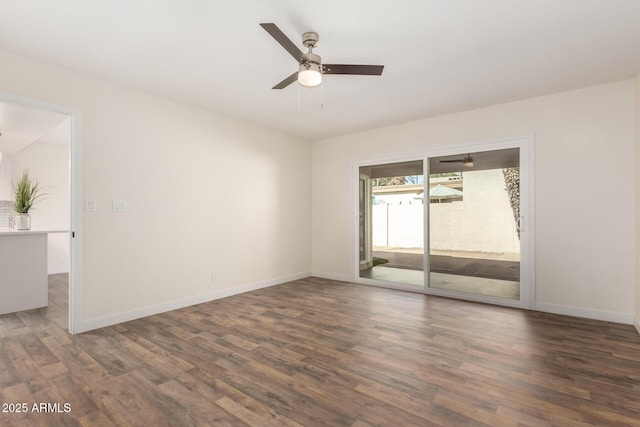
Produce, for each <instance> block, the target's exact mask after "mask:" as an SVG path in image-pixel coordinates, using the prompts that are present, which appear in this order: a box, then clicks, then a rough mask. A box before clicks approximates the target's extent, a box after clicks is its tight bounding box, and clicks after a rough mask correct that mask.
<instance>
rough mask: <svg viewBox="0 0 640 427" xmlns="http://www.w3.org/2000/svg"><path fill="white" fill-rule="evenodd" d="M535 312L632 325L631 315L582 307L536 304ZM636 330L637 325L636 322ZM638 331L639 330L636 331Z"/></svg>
mask: <svg viewBox="0 0 640 427" xmlns="http://www.w3.org/2000/svg"><path fill="white" fill-rule="evenodd" d="M535 310H537V311H543V312H545V313H553V314H562V315H565V316H573V317H584V318H586V319H595V320H604V321H606V322H614V323H623V324H625V325H633V324H634V323H633V313H618V312H613V311H603V310H594V309H589V308H583V307H573V306H568V305H558V304H549V303H543V302H538V303H536V307H535ZM636 328H638V324H637V322H636ZM638 330H639V331H640V329H638Z"/></svg>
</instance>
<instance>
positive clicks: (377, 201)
mask: <svg viewBox="0 0 640 427" xmlns="http://www.w3.org/2000/svg"><path fill="white" fill-rule="evenodd" d="M359 176H360V184H359V215H360V219H359V236H360V237H359V247H360V264H359V272H358V275H359V277H360V278H363V279H370V280H375V281H379V282H386V283H389V284H396V285H401V286H406V287H408V288H410V289H414V290H422V289H423V288H424V283H425V276H424V175H423V161H422V160H414V161H407V162H399V163H386V164H376V165H368V166H362V167H360V170H359Z"/></svg>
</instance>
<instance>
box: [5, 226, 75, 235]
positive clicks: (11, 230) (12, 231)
mask: <svg viewBox="0 0 640 427" xmlns="http://www.w3.org/2000/svg"><path fill="white" fill-rule="evenodd" d="M68 232H69V230H33V229H32V230H16V229H15V228H0V236H15V235H19V234H49V233H68Z"/></svg>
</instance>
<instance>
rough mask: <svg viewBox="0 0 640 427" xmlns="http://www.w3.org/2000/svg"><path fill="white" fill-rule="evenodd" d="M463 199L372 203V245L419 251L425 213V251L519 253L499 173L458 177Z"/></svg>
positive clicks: (507, 197) (469, 174)
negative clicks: (427, 245)
mask: <svg viewBox="0 0 640 427" xmlns="http://www.w3.org/2000/svg"><path fill="white" fill-rule="evenodd" d="M463 194H464V195H463V200H461V201H453V202H450V203H431V204H430V205H429V209H428V212H425V210H424V205H423V203H422V201H421V200H420V199H415V198H414V199H412V200H411V199H408V200H405V201H403V202H402V203H401V204H396V203H394V204H376V205H374V206H373V211H372V227H373V245H374V246H376V247H388V248H405V249H410V248H423V247H424V242H423V235H424V233H423V231H424V215H427V214H428V215H429V234H430V235H429V239H430V242H431V249H435V250H443V251H468V252H486V253H519V252H520V240H519V238H518V233H517V229H516V223H515V220H514V217H513V210H512V209H511V205H510V202H509V196H508V194H507V191H506V189H505V184H504V178H503V175H502V171H501V170H489V171H474V172H467V173H465V175H464V190H463Z"/></svg>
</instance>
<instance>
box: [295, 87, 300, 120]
mask: <svg viewBox="0 0 640 427" xmlns="http://www.w3.org/2000/svg"><path fill="white" fill-rule="evenodd" d="M296 86H297V87H298V114H300V85H299V84H297V85H296Z"/></svg>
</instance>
